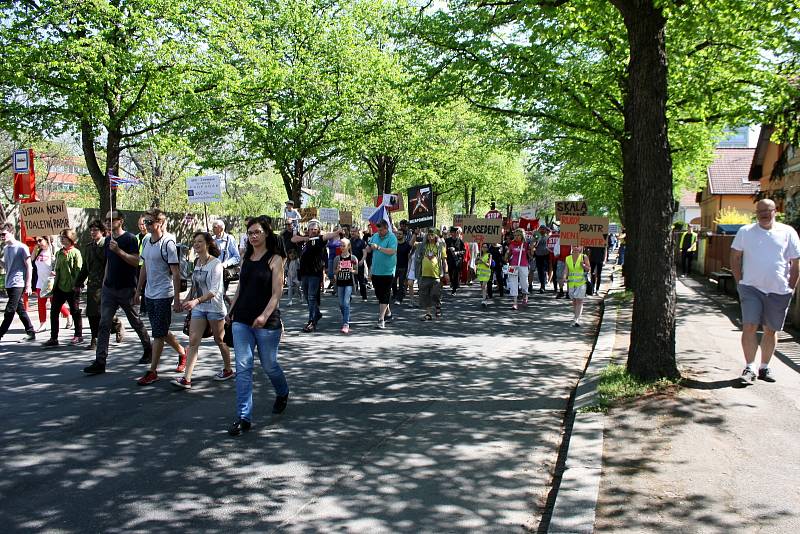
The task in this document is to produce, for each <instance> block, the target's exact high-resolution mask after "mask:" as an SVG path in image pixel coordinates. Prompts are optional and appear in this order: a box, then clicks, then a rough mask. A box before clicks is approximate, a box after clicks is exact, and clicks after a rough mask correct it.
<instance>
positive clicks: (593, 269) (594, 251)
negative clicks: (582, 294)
mask: <svg viewBox="0 0 800 534" xmlns="http://www.w3.org/2000/svg"><path fill="white" fill-rule="evenodd" d="M605 258H606V247H589V266H590V269H589V273H590V277H591V282H590V284H589V294H590V295H592V294H594V295H597V291H598V290H599V289H600V274H601V273H602V272H603V260H605Z"/></svg>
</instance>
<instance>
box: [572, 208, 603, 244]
mask: <svg viewBox="0 0 800 534" xmlns="http://www.w3.org/2000/svg"><path fill="white" fill-rule="evenodd" d="M607 234H608V217H589V216H585V217H580V216H574V215H564V216H563V217H562V218H561V244H562V245H579V246H581V247H605V246H606V238H605V237H604V235H607Z"/></svg>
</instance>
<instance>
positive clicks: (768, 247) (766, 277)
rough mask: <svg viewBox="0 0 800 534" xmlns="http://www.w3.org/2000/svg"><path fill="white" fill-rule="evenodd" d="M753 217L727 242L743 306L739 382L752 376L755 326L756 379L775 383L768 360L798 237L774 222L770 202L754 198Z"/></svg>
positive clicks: (790, 288)
mask: <svg viewBox="0 0 800 534" xmlns="http://www.w3.org/2000/svg"><path fill="white" fill-rule="evenodd" d="M756 215H757V216H758V222H756V223H753V224H748V225H745V226H743V227H741V228H740V229H739V231H738V232H737V233H736V237H735V238H734V239H733V244H732V245H731V270H732V271H733V278H734V279H735V280H736V284H737V289H738V291H739V301H740V304H741V307H742V349H743V351H744V359H745V364H746V366H745V368H744V371H742V375H741V377H740V380H741V382H742V383H743V384H750V383H752V382H754V381H755V379H756V373H755V371H754V369H753V365H754V363H755V360H756V352H757V351H758V346H759V344H758V337H757V336H756V331H757V330H758V327H759V325H761V326H762V327H763V329H764V334H763V336H762V337H761V366H760V367H759V369H758V378H759V380H763V381H765V382H775V377H774V376H773V374H772V371H771V370H770V368H769V361H770V359H771V358H772V353H773V352H775V343H776V341H777V340H778V332H779V331H780V330H782V329H783V322H784V320H785V319H786V310H787V309H788V308H789V301H791V299H792V293H793V292H794V288H795V286H796V285H797V280H798V277H800V238H798V236H797V232H796V231H795V229H794V228H792V227H791V226H788V225H785V224H781V223H779V222H776V221H775V203H774V202H773V201H772V200H769V199H764V200H760V201H758V203H757V204H756Z"/></svg>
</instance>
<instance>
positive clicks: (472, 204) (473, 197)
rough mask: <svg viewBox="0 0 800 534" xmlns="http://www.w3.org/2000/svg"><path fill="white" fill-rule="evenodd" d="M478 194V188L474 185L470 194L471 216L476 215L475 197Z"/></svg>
mask: <svg viewBox="0 0 800 534" xmlns="http://www.w3.org/2000/svg"><path fill="white" fill-rule="evenodd" d="M476 194H477V192H476V187H475V186H474V185H473V186H472V189H471V191H470V193H469V211H468V212H467V213H469V214H470V215H474V214H475V195H476Z"/></svg>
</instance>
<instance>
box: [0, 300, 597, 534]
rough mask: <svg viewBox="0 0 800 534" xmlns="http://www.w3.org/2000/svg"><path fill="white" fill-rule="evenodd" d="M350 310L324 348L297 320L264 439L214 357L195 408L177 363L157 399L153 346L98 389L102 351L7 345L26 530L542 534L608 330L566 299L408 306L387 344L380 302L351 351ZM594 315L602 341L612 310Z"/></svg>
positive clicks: (261, 397)
mask: <svg viewBox="0 0 800 534" xmlns="http://www.w3.org/2000/svg"><path fill="white" fill-rule="evenodd" d="M334 300H335V299H332V298H329V297H325V298H323V306H324V308H325V319H323V322H322V323H321V324H320V332H318V333H316V334H313V335H305V334H299V333H298V331H299V330H300V328H301V326H302V325H303V324H304V322H305V321H304V319H305V314H304V312H303V310H302V309H298V308H297V307H296V308H295V309H292V310H290V311H287V312H286V313H285V322H286V328H287V332H286V335H285V339H284V341H283V342H282V344H281V348H280V350H281V354H280V361H281V364H282V366H283V367H284V370H285V372H286V374H287V377H288V380H289V383H290V388H291V397H290V402H289V408H288V409H287V411H286V413H285V414H284V415H282V416H277V417H272V416H270V415H269V409H270V407H271V403H272V399H273V392H272V388H271V387H270V386H269V385H268V383H266V381H265V380H264V379H263V377H262V376H261V373H260V371H259V370H258V368H256V370H255V372H256V385H255V394H254V399H255V410H254V428H253V430H252V431H251V432H249V433H247V434H245V435H243V436H241V437H240V438H238V439H234V438H230V437H229V436H227V434H226V432H225V429H226V428H227V426H228V425H229V424H230V423H231V422H232V420H233V414H234V409H235V387H234V383H233V381H228V382H221V383H220V382H214V381H212V380H210V376H211V375H212V374H213V372H215V371H216V370H218V369H219V367H220V364H221V360H220V357H219V355H218V354H217V353H216V351H215V350H213V349H214V348H213V347H211V346H208V345H204V346H203V349H202V352H201V356H200V364H199V365H198V368H197V370H196V380H193V381H194V382H195V384H196V386H195V387H194V388H193V389H192V390H190V391H176V390H173V389H172V388H171V387H170V386H169V385H168V384H166V382H167V379H169V378H171V377H172V376H175V375H174V374H173V373H171V372H170V371H169V368H170V367H171V366H172V365H173V363H174V353H173V352H172V351H169V350H168V351H165V356H164V359H163V362H164V363H163V364H162V366H161V370H162V375H161V377H162V378H161V380H160V381H159V382H157V383H156V384H155V385H154V386H152V387H145V388H142V387H137V386H136V384H135V383H134V379H135V378H136V377H138V376H140V375H141V374H142V373H143V371H144V367H143V366H141V365H137V364H136V363H135V361H136V360H137V359H138V357H139V355H140V350H139V347H138V346H137V345H136V344H135V342H134V341H130V342H129V343H128V344H126V345H124V347H122V348H117V349H115V350H114V352H113V353H112V354H111V356H110V358H109V372H108V373H106V374H104V375H100V376H96V377H85V376H83V375H82V373H81V368H82V367H83V366H84V365H86V364H88V363H89V361H90V359H91V358H90V355H89V354H87V353H86V352H84V351H77V350H74V351H73V350H70V349H67V348H64V349H60V350H56V351H48V352H45V351H41V350H39V349H38V347H33V346H30V345H19V346H15V347H14V348H13V349H14V351H13V352H11V351H9V350H7V347H5V346H4V347H3V349H4V350H5V352H3V353H0V386H2V388H0V403H2V405H3V406H6V407H7V413H8V414H13V416H10V417H7V418H6V420H5V424H4V426H3V428H2V430H0V454H1V455H2V458H3V460H2V464H0V499H1V500H2V501H3V507H2V511H0V520H2V522H3V524H4V525H5V529H6V531H18V530H19V531H21V530H37V531H40V530H59V531H61V532H87V531H88V532H97V531H106V532H123V531H124V532H158V531H167V530H171V531H174V530H176V529H177V530H192V531H204V532H229V531H231V530H232V529H234V528H235V529H237V530H244V531H248V530H249V531H280V532H331V531H365V530H373V531H377V532H424V531H428V532H433V531H436V532H442V531H475V530H496V529H498V528H499V529H501V530H502V529H511V528H520V527H525V528H535V527H536V525H537V523H538V517H539V514H540V512H541V510H540V507H541V506H542V505H543V503H544V500H545V498H546V495H547V491H548V489H549V487H548V486H549V483H550V480H551V477H552V469H553V465H554V463H555V460H556V454H557V447H558V444H559V443H560V439H561V435H560V434H561V424H562V421H563V417H564V410H565V407H566V403H567V399H568V397H569V394H570V391H571V389H572V387H574V385H575V383H576V382H577V379H578V377H579V375H580V371H581V370H582V368H583V365H584V364H585V359H586V357H587V356H588V353H589V350H590V347H591V343H592V341H593V336H592V332H591V328H592V327H590V326H586V327H584V328H583V329H581V330H576V329H573V328H571V327H570V326H569V316H570V315H571V311H570V306H569V303H568V302H567V301H564V300H560V301H555V300H554V299H552V298H548V299H545V298H541V299H532V302H531V305H530V306H529V307H528V308H527V309H523V310H520V311H519V312H517V313H516V314H514V315H512V313H511V310H509V309H508V306H507V303H506V302H505V301H503V303H502V308H501V304H500V301H499V300H498V304H497V305H496V306H495V307H494V308H490V309H489V310H488V311H487V310H483V309H481V307H480V305H479V304H478V301H479V298H478V296H477V294H476V293H475V291H474V290H471V291H465V292H464V294H463V295H458V296H457V297H455V298H449V297H448V298H447V299H446V302H445V306H446V308H445V310H446V312H447V313H448V315H449V317H450V319H449V320H446V321H441V322H436V321H435V322H432V323H422V322H420V321H419V320H418V315H419V313H418V310H412V309H409V308H399V309H397V310H396V311H395V314H396V315H395V316H396V319H395V321H394V322H393V323H392V324H391V325H390V326H389V328H387V330H382V331H379V330H376V329H375V328H374V319H375V316H376V313H377V304H376V303H375V302H374V301H370V302H369V303H367V304H361V303H357V304H356V305H355V306H354V310H353V320H352V323H351V324H352V326H353V334H352V335H350V336H342V335H339V334H338V326H339V323H338V316H339V314H338V310H337V309H336V308H334ZM586 313H587V321H586V322H587V324H589V323H592V324H596V321H597V310H596V306H593V305H591V304H590V305H589V306H588V309H587V312H586ZM544 317H546V318H547V320H541V319H542V318H544ZM334 318H336V319H334ZM175 322H176V323H177V322H178V321H177V319H176V321H175ZM257 367H258V366H257Z"/></svg>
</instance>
